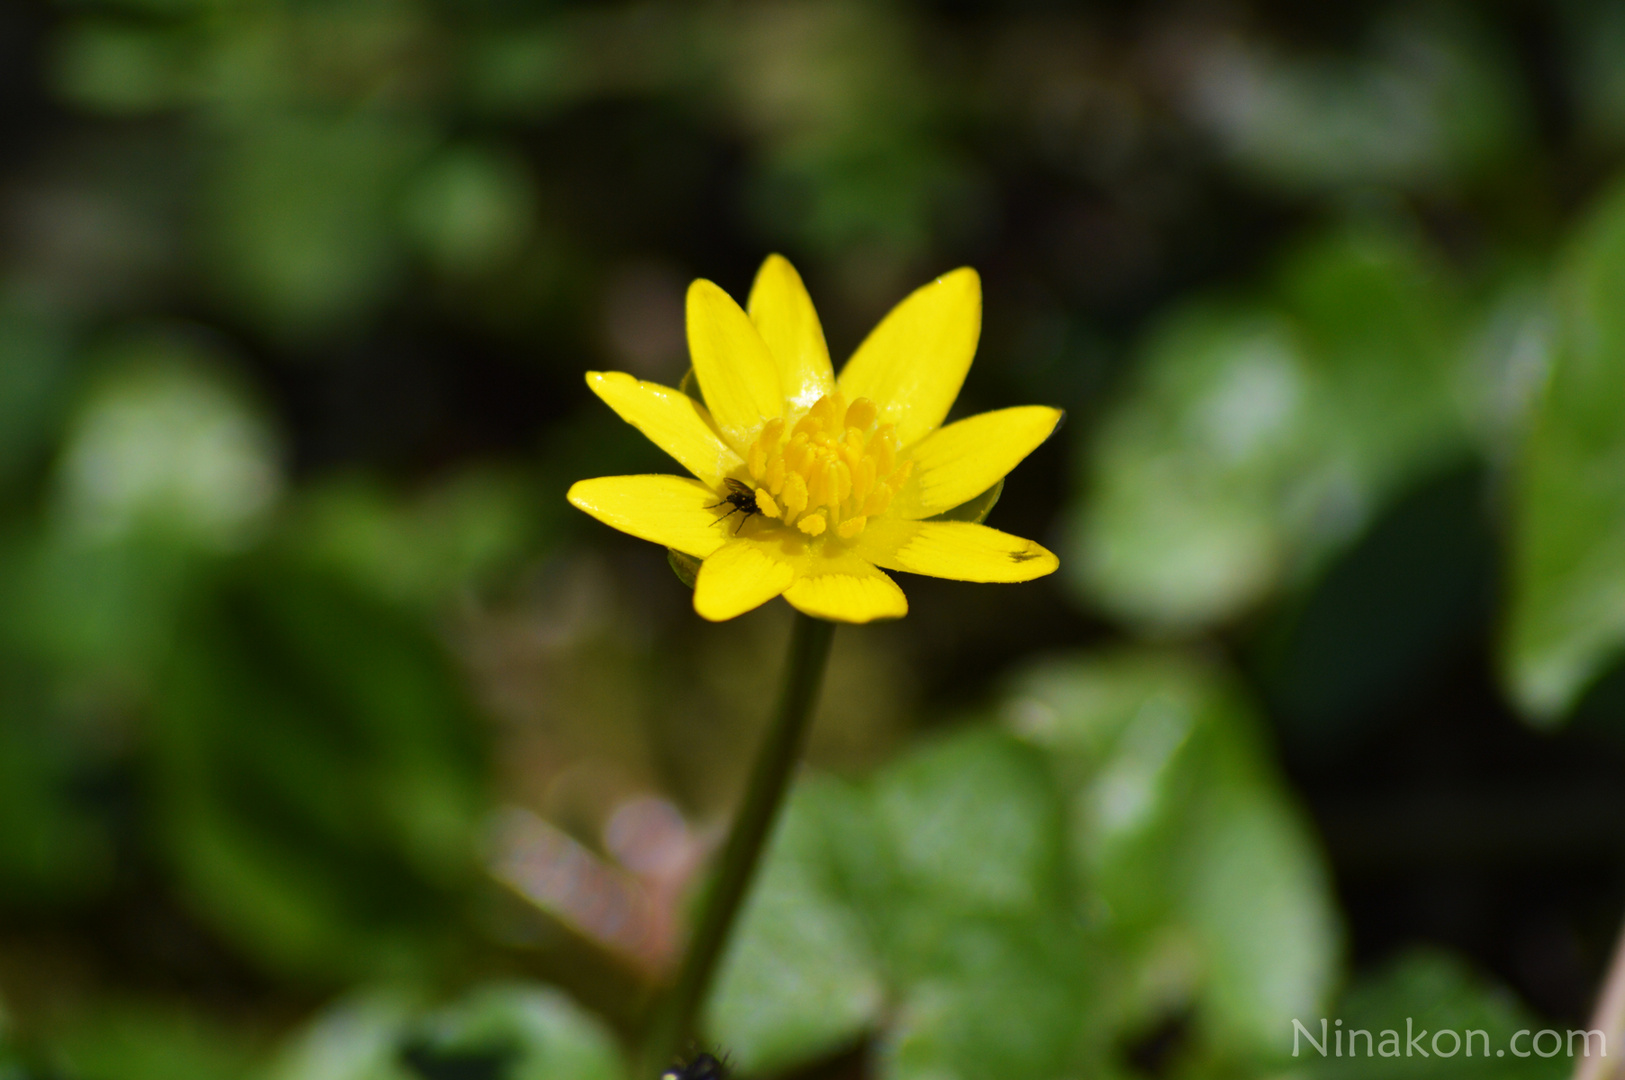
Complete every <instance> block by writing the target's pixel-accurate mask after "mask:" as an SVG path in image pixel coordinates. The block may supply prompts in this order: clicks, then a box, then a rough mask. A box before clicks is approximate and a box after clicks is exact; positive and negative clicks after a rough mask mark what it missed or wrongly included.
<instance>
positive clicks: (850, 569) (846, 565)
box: [784, 556, 908, 623]
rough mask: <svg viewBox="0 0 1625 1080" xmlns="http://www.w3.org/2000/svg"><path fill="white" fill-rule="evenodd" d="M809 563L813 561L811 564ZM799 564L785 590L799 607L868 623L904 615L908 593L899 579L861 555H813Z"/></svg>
mask: <svg viewBox="0 0 1625 1080" xmlns="http://www.w3.org/2000/svg"><path fill="white" fill-rule="evenodd" d="M806 563H811V564H813V565H812V566H811V567H808V566H807V565H806ZM806 563H803V564H802V565H800V566H798V568H797V569H798V571H799V573H798V576H797V577H796V581H795V584H794V585H791V586H790V587H789V588H788V589H786V590H785V592H784V598H785V599H786V600H788V601H790V603H791V604H793V605H794V606H795V608H796V610H798V611H800V612H803V613H804V614H807V615H812V616H815V617H817V618H820V619H829V620H830V621H832V622H846V623H866V622H874V621H875V620H876V619H901V618H902V617H903V616H904V615H907V614H908V597H906V596H904V595H903V590H902V589H900V588H898V587H897V582H895V581H893V580H892V579H891V578H889V577H887V576H886V575H885V574H883V573H881V572H880V571H879V570H877V569H875V568H874V567H873V566H871V565H869V564H868V563H867V562H864V561H863V560H861V559H856V558H852V557H850V556H848V557H847V558H844V559H820V558H816V557H815V558H812V559H808V560H806Z"/></svg>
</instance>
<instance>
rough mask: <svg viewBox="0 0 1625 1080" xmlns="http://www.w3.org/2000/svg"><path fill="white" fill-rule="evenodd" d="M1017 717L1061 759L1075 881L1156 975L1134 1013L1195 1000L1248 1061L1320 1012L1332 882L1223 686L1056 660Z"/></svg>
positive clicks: (1215, 1031) (1107, 661)
mask: <svg viewBox="0 0 1625 1080" xmlns="http://www.w3.org/2000/svg"><path fill="white" fill-rule="evenodd" d="M1006 715H1007V716H1008V718H1009V720H1010V722H1011V723H1012V724H1013V725H1014V726H1015V727H1016V729H1017V730H1018V731H1020V732H1022V733H1023V735H1024V736H1025V737H1026V738H1027V739H1029V740H1031V741H1032V742H1034V743H1035V744H1037V745H1040V746H1044V747H1047V748H1049V749H1050V750H1051V751H1053V752H1054V753H1055V754H1056V755H1057V767H1058V768H1059V770H1060V775H1061V776H1062V778H1063V781H1064V782H1065V783H1066V785H1067V787H1068V790H1069V792H1070V799H1071V803H1072V807H1073V810H1072V820H1073V839H1072V849H1073V851H1074V853H1075V859H1076V861H1077V865H1078V871H1079V873H1080V875H1082V877H1083V880H1084V881H1085V883H1086V886H1087V888H1088V889H1089V890H1090V891H1092V892H1093V893H1094V894H1095V895H1096V896H1098V898H1099V899H1098V901H1097V902H1098V903H1099V905H1100V913H1099V916H1098V917H1099V918H1101V919H1102V920H1103V922H1104V925H1105V927H1106V928H1107V929H1108V930H1109V931H1110V932H1111V933H1112V934H1113V935H1114V936H1118V937H1119V938H1120V940H1122V941H1123V943H1124V945H1125V947H1126V948H1128V949H1129V951H1130V955H1131V957H1132V959H1131V960H1130V963H1131V964H1134V965H1139V966H1141V967H1142V969H1143V972H1144V976H1143V977H1142V978H1141V979H1140V980H1139V982H1140V986H1141V991H1140V992H1141V993H1142V994H1144V995H1149V996H1147V997H1145V999H1144V1001H1143V1002H1142V1004H1140V1005H1139V1006H1135V1005H1133V1004H1132V1003H1127V1004H1126V1006H1125V1007H1126V1008H1128V1009H1129V1010H1130V1012H1131V1013H1132V1011H1133V1010H1134V1009H1135V1008H1150V1009H1153V1010H1158V1009H1160V1010H1167V1009H1169V1008H1174V1007H1177V1006H1178V1005H1179V1004H1180V1003H1181V1001H1182V1000H1183V999H1187V998H1191V999H1193V1000H1192V1001H1191V1003H1192V1004H1194V1005H1195V1006H1196V1014H1197V1022H1198V1024H1199V1025H1200V1027H1201V1028H1202V1029H1203V1030H1204V1031H1205V1032H1206V1033H1207V1034H1208V1035H1209V1036H1210V1037H1211V1039H1212V1040H1213V1042H1214V1044H1215V1046H1216V1047H1217V1048H1218V1049H1220V1050H1221V1051H1223V1052H1225V1053H1228V1054H1230V1055H1232V1056H1234V1057H1239V1058H1241V1059H1244V1060H1245V1059H1249V1058H1255V1057H1257V1056H1259V1055H1264V1056H1268V1054H1269V1053H1270V1052H1271V1051H1273V1050H1276V1049H1278V1047H1279V1033H1280V1032H1281V1031H1282V1030H1284V1029H1288V1028H1289V1027H1290V1021H1291V1017H1293V1016H1303V1015H1310V1014H1314V1015H1318V1012H1317V1011H1316V1010H1318V1009H1320V1008H1321V1007H1322V1006H1323V1003H1324V1001H1325V999H1326V997H1327V995H1328V993H1329V991H1330V988H1331V986H1332V983H1333V981H1334V980H1335V978H1336V976H1337V971H1338V964H1337V961H1338V953H1339V947H1340V940H1339V939H1340V932H1339V925H1338V917H1337V914H1336V908H1335V905H1334V902H1333V898H1332V893H1331V887H1330V882H1329V881H1328V878H1327V874H1326V870H1325V867H1324V865H1323V863H1322V861H1321V857H1320V855H1319V853H1318V852H1317V851H1316V849H1315V845H1314V842H1313V841H1312V839H1311V838H1310V835H1309V832H1308V830H1307V828H1306V827H1305V825H1304V823H1303V821H1302V819H1301V818H1300V816H1299V815H1298V813H1297V812H1296V811H1295V809H1294V808H1293V807H1292V806H1291V804H1290V802H1288V800H1287V799H1286V797H1285V795H1284V794H1283V792H1282V789H1281V785H1280V781H1279V779H1278V778H1277V777H1275V776H1274V775H1273V772H1272V769H1271V767H1270V765H1269V762H1268V756H1267V754H1266V753H1265V750H1264V747H1263V745H1262V742H1261V739H1260V735H1259V732H1258V726H1257V721H1256V719H1255V718H1254V717H1253V716H1252V715H1251V712H1250V709H1249V707H1248V705H1247V704H1246V702H1245V701H1244V700H1243V699H1242V698H1241V697H1240V696H1239V695H1238V693H1237V691H1236V690H1235V689H1234V688H1233V687H1232V686H1230V685H1229V684H1228V683H1227V681H1226V680H1225V679H1223V678H1222V677H1221V676H1220V675H1219V674H1217V673H1216V672H1214V671H1212V670H1211V669H1208V668H1206V667H1204V666H1203V665H1200V664H1196V663H1193V662H1191V661H1189V660H1186V659H1183V658H1181V657H1179V656H1177V655H1162V654H1155V653H1152V654H1134V653H1129V654H1124V655H1120V656H1117V657H1102V658H1095V659H1077V660H1058V661H1054V662H1051V663H1049V664H1045V665H1041V666H1039V667H1037V668H1035V669H1033V670H1031V671H1030V672H1028V673H1027V674H1026V675H1024V676H1023V677H1022V678H1020V679H1019V680H1018V681H1017V682H1016V684H1015V685H1014V687H1013V689H1012V692H1011V695H1010V697H1009V699H1008V703H1007V705H1006ZM1170 950H1171V951H1170Z"/></svg>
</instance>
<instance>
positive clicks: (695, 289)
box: [688, 279, 784, 453]
mask: <svg viewBox="0 0 1625 1080" xmlns="http://www.w3.org/2000/svg"><path fill="white" fill-rule="evenodd" d="M688 351H689V356H690V357H691V358H692V359H693V361H694V375H695V377H696V378H697V379H699V380H700V391H701V393H703V394H704V395H705V403H706V404H707V405H708V406H710V408H711V417H712V419H713V420H715V421H716V423H717V427H718V429H719V430H720V431H721V432H722V437H723V438H724V439H726V440H727V441H728V443H729V444H730V445H731V446H733V448H734V449H735V450H738V451H740V452H741V453H743V452H744V451H745V449H746V448H747V447H748V446H749V443H750V440H751V439H752V438H753V437H754V436H755V434H756V432H757V431H758V430H760V428H761V426H762V424H763V423H764V422H765V421H768V420H771V419H772V418H773V417H775V416H778V415H780V414H781V413H783V412H784V395H783V393H782V392H781V391H780V390H779V372H778V369H777V368H776V367H775V366H774V364H773V355H772V354H771V353H769V352H768V350H767V344H766V343H765V342H764V341H762V335H761V334H759V333H757V332H756V324H755V323H753V322H751V321H750V316H749V315H746V314H745V313H744V312H743V311H741V310H740V308H739V305H738V304H736V303H734V301H733V297H731V296H729V295H728V294H727V293H725V292H723V291H722V290H721V289H720V288H718V287H717V286H716V285H713V284H712V283H711V282H709V281H705V280H703V279H701V280H699V281H696V282H694V284H692V285H690V286H689V287H688Z"/></svg>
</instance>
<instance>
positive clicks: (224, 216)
mask: <svg viewBox="0 0 1625 1080" xmlns="http://www.w3.org/2000/svg"><path fill="white" fill-rule="evenodd" d="M433 144H434V133H433V132H432V130H431V129H430V128H428V127H427V126H425V123H424V121H423V119H422V118H417V117H410V118H409V117H407V116H404V115H402V114H399V113H384V112H382V111H378V110H348V111H345V112H342V113H337V114H334V115H327V114H323V113H318V112H315V111H306V112H302V113H287V114H281V115H278V114H275V113H273V114H269V115H263V116H261V117H260V118H259V119H258V120H257V121H256V122H255V123H253V124H250V125H244V126H242V127H239V128H237V129H235V130H234V131H233V132H232V133H231V135H230V137H228V138H225V139H224V140H222V141H221V142H220V145H219V147H218V153H219V157H218V160H217V161H216V163H215V171H214V175H213V176H212V177H211V185H210V189H209V191H210V198H209V200H208V203H207V205H206V210H207V217H206V228H205V230H204V232H203V235H204V236H205V238H206V239H207V241H208V247H207V248H206V249H205V250H204V251H203V253H202V254H203V257H204V259H206V260H207V263H208V265H209V267H210V269H211V270H212V272H213V275H214V279H215V281H216V283H217V284H218V286H219V287H220V288H221V289H222V290H223V291H224V292H225V293H226V294H227V295H228V296H229V297H230V298H231V299H234V300H236V301H237V302H238V303H239V304H240V305H241V306H242V307H243V308H244V309H245V310H246V311H247V312H248V314H250V315H251V316H253V317H254V318H256V319H257V320H258V321H259V322H260V323H261V324H262V325H264V326H266V327H267V328H268V329H270V330H271V331H273V332H275V333H277V334H279V335H281V336H283V337H289V338H296V339H297V338H299V337H306V336H309V335H312V334H317V333H322V332H326V331H329V330H331V329H332V328H334V327H336V326H342V325H344V324H346V323H348V322H352V321H353V320H355V319H356V318H357V317H358V316H361V315H363V314H365V313H366V312H367V311H369V310H370V309H371V308H372V307H373V306H374V305H375V304H377V303H379V302H380V301H381V300H382V299H383V298H384V297H385V296H387V295H388V294H389V291H390V290H391V288H393V287H394V286H395V285H396V283H397V279H398V277H399V275H400V273H401V271H402V268H403V259H402V255H401V251H400V249H399V244H398V237H397V235H396V234H397V231H398V222H397V210H396V208H397V205H398V202H399V200H400V198H401V195H402V191H403V189H404V188H405V186H406V184H407V178H408V176H409V174H410V173H411V171H412V170H413V169H414V168H415V167H417V166H418V165H419V164H420V163H421V162H422V161H423V160H424V159H425V158H426V157H427V156H428V154H429V152H430V150H431V149H432V147H433Z"/></svg>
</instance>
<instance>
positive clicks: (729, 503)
mask: <svg viewBox="0 0 1625 1080" xmlns="http://www.w3.org/2000/svg"><path fill="white" fill-rule="evenodd" d="M723 484H725V485H726V486H727V488H728V494H726V495H724V496H723V497H722V501H721V502H714V503H712V504H711V505H710V506H707V507H706V509H707V510H715V509H717V508H718V507H720V506H726V507H728V508H729V510H728V512H727V513H726V514H723V515H722V516H721V517H719V518H717V520H718V521H727V520H728V519H729V518H730V517H732V516H733V515H734V514H738V515H740V517H739V524H738V525H736V526H734V535H735V536H738V535H739V530H740V529H743V528H744V527H745V522H747V521H749V520H750V518H751V515H753V514H760V513H761V510H759V509H758V508H757V506H756V491H755V489H754V488H752V487H751V486H750V485H749V484H747V483H745V482H744V481H743V480H735V479H734V478H733V477H731V476H730V477H728V479H726V480H724V481H723ZM700 1056H701V1057H704V1056H705V1055H703V1054H702V1055H700ZM695 1060H698V1059H695ZM682 1080H708V1078H698V1077H683V1078H682Z"/></svg>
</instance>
